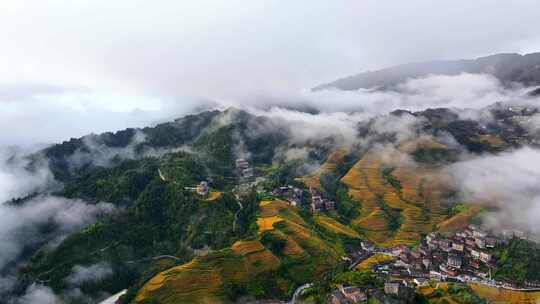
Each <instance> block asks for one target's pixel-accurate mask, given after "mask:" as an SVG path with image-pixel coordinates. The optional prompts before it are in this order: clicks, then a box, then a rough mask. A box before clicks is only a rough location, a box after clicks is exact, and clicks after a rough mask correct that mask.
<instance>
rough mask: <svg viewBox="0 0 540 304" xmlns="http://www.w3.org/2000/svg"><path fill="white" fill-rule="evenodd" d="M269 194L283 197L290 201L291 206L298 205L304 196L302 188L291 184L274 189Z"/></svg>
mask: <svg viewBox="0 0 540 304" xmlns="http://www.w3.org/2000/svg"><path fill="white" fill-rule="evenodd" d="M270 194H272V195H274V196H278V197H283V198H284V199H286V200H287V201H289V202H290V203H291V206H300V204H301V203H302V200H303V198H304V190H302V189H300V188H297V187H294V186H291V185H288V186H283V187H279V188H277V189H274V190H272V192H270Z"/></svg>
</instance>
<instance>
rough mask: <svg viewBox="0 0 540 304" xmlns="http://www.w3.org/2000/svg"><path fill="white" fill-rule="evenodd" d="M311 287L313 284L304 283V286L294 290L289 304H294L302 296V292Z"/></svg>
mask: <svg viewBox="0 0 540 304" xmlns="http://www.w3.org/2000/svg"><path fill="white" fill-rule="evenodd" d="M311 286H313V283H306V284H304V285H302V286H300V287H298V288H296V290H295V291H294V294H293V297H292V299H291V301H290V302H289V304H295V303H296V300H297V299H298V297H299V296H300V295H301V294H302V292H304V290H306V289H308V288H310V287H311Z"/></svg>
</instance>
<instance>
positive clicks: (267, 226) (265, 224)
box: [257, 215, 283, 234]
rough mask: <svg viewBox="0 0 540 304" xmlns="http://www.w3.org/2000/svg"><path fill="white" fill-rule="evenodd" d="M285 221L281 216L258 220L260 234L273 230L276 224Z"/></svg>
mask: <svg viewBox="0 0 540 304" xmlns="http://www.w3.org/2000/svg"><path fill="white" fill-rule="evenodd" d="M282 220H283V219H282V218H281V217H279V216H276V215H274V216H267V217H259V218H257V226H259V234H260V233H263V232H265V231H269V230H273V229H274V224H275V223H279V222H281V221H282Z"/></svg>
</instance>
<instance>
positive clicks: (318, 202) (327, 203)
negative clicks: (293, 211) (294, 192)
mask: <svg viewBox="0 0 540 304" xmlns="http://www.w3.org/2000/svg"><path fill="white" fill-rule="evenodd" d="M309 194H310V195H311V211H313V212H315V211H325V210H332V209H335V208H336V202H334V201H332V200H330V199H328V198H325V197H324V195H323V194H322V193H321V192H320V191H319V190H318V189H317V188H315V187H309Z"/></svg>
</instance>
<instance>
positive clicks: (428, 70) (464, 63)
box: [314, 53, 540, 90]
mask: <svg viewBox="0 0 540 304" xmlns="http://www.w3.org/2000/svg"><path fill="white" fill-rule="evenodd" d="M460 73H473V74H490V75H493V76H494V77H496V78H497V79H498V80H499V81H501V83H503V84H504V85H510V84H511V83H512V82H517V83H521V84H523V85H526V86H534V85H540V53H531V54H527V55H520V54H497V55H491V56H487V57H480V58H477V59H471V60H453V61H429V62H419V63H409V64H404V65H398V66H394V67H390V68H385V69H382V70H377V71H369V72H363V73H360V74H356V75H352V76H348V77H345V78H341V79H338V80H336V81H333V82H330V83H326V84H322V85H319V86H317V87H315V88H314V90H322V89H329V88H335V89H340V90H358V89H373V88H377V89H383V90H384V89H394V88H395V87H396V86H397V85H398V84H400V83H403V82H404V81H406V80H407V79H409V78H421V77H425V76H427V75H430V74H438V75H457V74H460Z"/></svg>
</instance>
